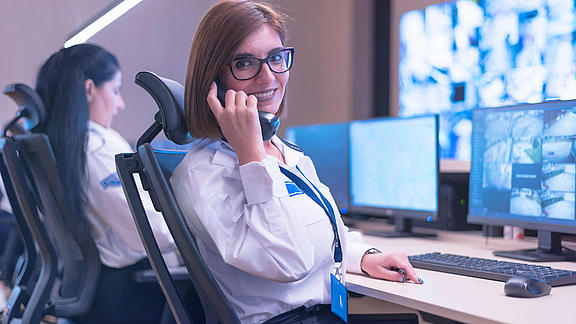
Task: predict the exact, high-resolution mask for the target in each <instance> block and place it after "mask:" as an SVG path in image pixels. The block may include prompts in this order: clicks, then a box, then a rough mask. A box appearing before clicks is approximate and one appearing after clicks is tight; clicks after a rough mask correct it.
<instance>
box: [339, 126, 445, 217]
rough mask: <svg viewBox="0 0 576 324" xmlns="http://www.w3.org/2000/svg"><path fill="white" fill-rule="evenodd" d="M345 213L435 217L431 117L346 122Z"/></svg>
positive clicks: (435, 174) (435, 160)
mask: <svg viewBox="0 0 576 324" xmlns="http://www.w3.org/2000/svg"><path fill="white" fill-rule="evenodd" d="M350 210H351V211H353V212H359V213H366V214H372V215H377V216H397V217H407V218H416V219H428V220H432V219H434V218H435V217H436V215H437V211H438V119H437V116H436V115H429V116H419V117H411V118H379V119H372V120H364V121H354V122H351V123H350Z"/></svg>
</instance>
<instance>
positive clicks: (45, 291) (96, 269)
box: [0, 84, 101, 323]
mask: <svg viewBox="0 0 576 324" xmlns="http://www.w3.org/2000/svg"><path fill="white" fill-rule="evenodd" d="M4 91H5V93H6V94H8V95H9V96H10V97H11V98H12V99H14V101H16V103H17V104H18V106H19V110H18V113H17V115H16V117H15V118H14V119H13V120H12V121H10V122H9V123H8V124H7V126H6V129H5V130H4V131H3V134H4V135H5V137H3V138H2V141H3V142H2V146H1V147H2V155H3V161H2V162H3V167H2V168H0V171H2V169H3V168H4V167H5V168H6V172H2V175H3V178H4V174H5V173H6V174H7V175H9V177H7V178H8V179H9V181H10V182H12V183H13V186H12V185H11V187H13V188H14V190H15V196H16V197H17V200H18V204H14V203H13V202H12V201H11V203H12V206H13V207H14V206H15V205H17V208H21V209H22V210H23V214H24V216H26V217H24V218H25V221H26V222H25V223H26V224H25V225H24V226H23V227H26V228H27V230H28V231H31V232H32V234H33V235H32V236H33V238H34V240H35V241H36V245H37V246H38V247H39V251H40V255H41V264H42V265H41V268H42V269H41V273H40V278H39V280H38V283H37V284H36V286H35V288H34V292H33V293H32V296H31V297H30V302H28V303H26V301H25V300H22V304H28V305H27V307H26V309H25V311H24V314H23V315H22V320H23V321H24V322H26V323H37V322H39V320H40V317H41V316H42V315H43V314H53V315H56V316H60V317H73V316H78V315H82V314H84V313H86V312H87V311H89V310H90V308H91V306H92V301H93V299H94V296H95V294H96V289H97V287H98V283H99V279H100V269H101V264H100V258H99V254H98V250H97V247H96V245H95V242H94V241H93V239H92V238H91V237H90V236H88V237H87V236H86V235H82V234H81V233H75V232H74V231H72V230H71V229H72V228H73V227H71V226H69V225H68V224H69V222H68V220H69V219H70V217H73V215H70V211H69V210H68V208H67V207H66V204H65V202H64V200H63V197H64V193H63V192H62V187H61V184H60V178H59V177H58V172H57V168H56V160H55V158H54V154H53V152H52V148H51V146H50V143H49V140H48V138H47V137H46V136H45V135H43V134H28V130H32V129H35V128H36V127H37V126H38V125H40V124H41V123H42V122H43V121H44V119H45V116H46V113H45V109H44V106H43V104H42V100H41V99H40V96H39V95H38V94H37V93H36V92H35V91H34V90H33V89H31V88H29V87H27V86H25V85H22V84H14V85H9V86H7V87H6V88H5V89H4ZM23 117H24V118H26V119H27V121H26V122H25V123H24V127H21V126H18V125H19V123H18V120H19V119H20V118H23ZM8 130H10V132H11V133H12V136H11V137H6V135H7V134H8ZM7 192H9V190H8V188H7ZM38 211H40V212H41V214H42V215H43V217H42V218H40V217H38V215H37V213H38ZM11 299H12V295H11ZM33 301H37V302H35V303H32V302H33ZM14 307H18V309H19V308H20V307H19V306H16V305H14ZM31 318H33V320H31V321H30V322H28V320H30V319H31ZM25 319H26V320H25ZM6 322H7V323H8V321H6Z"/></svg>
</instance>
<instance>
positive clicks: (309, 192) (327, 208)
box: [280, 166, 342, 272]
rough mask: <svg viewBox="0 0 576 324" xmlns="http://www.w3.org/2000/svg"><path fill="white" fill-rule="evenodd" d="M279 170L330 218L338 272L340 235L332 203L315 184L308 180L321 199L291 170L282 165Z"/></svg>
mask: <svg viewBox="0 0 576 324" xmlns="http://www.w3.org/2000/svg"><path fill="white" fill-rule="evenodd" d="M296 169H298V171H300V174H302V176H303V177H304V178H305V179H306V180H308V178H306V176H305V175H304V173H303V172H302V170H300V168H299V167H298V166H296ZM280 171H281V172H282V173H283V174H284V175H285V176H286V177H288V179H290V180H292V181H293V182H294V183H295V184H296V185H297V186H298V188H300V190H302V191H303V192H304V193H305V194H306V195H308V197H310V198H312V200H314V202H316V203H317V204H318V205H320V207H322V209H323V210H324V212H325V213H326V215H327V216H328V218H329V219H330V223H331V224H332V230H333V231H334V242H335V244H334V262H336V270H337V272H338V271H339V270H340V266H341V264H342V246H341V244H340V236H339V235H338V225H336V215H335V214H334V210H333V209H332V205H330V203H329V202H328V200H327V199H326V197H324V195H323V194H322V193H321V192H320V190H318V188H316V186H315V185H314V184H313V183H312V182H311V181H310V180H308V182H309V183H310V184H311V185H312V186H313V187H314V189H316V192H317V193H318V195H320V198H321V199H322V201H320V199H319V198H318V196H317V195H316V194H315V193H314V191H313V190H312V188H310V186H309V185H308V184H307V183H306V182H305V181H304V180H302V179H301V178H300V177H298V176H297V175H295V174H294V173H292V172H291V171H289V170H287V169H285V168H283V167H280Z"/></svg>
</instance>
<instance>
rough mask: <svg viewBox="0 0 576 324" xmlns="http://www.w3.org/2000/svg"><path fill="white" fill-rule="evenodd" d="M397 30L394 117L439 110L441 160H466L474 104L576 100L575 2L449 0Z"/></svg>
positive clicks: (411, 16)
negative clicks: (397, 56) (397, 67)
mask: <svg viewBox="0 0 576 324" xmlns="http://www.w3.org/2000/svg"><path fill="white" fill-rule="evenodd" d="M399 30H400V62H399V91H400V93H399V105H400V112H399V115H400V116H412V115H419V114H430V113H439V114H440V138H439V140H440V146H441V155H440V157H441V158H455V159H458V160H469V159H470V144H469V143H470V133H471V122H470V120H471V117H472V114H471V111H470V110H471V109H474V108H482V107H499V106H505V105H513V104H517V103H537V102H542V101H545V100H551V99H564V100H566V99H574V98H576V51H575V48H576V37H575V31H576V9H575V2H574V0H554V1H552V0H534V1H502V0H485V1H479V2H478V1H455V2H447V3H442V4H437V5H431V6H428V7H426V8H425V9H424V10H416V11H409V12H407V13H405V14H404V15H402V17H401V21H400V27H399Z"/></svg>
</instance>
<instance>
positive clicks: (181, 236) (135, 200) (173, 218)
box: [116, 72, 240, 324]
mask: <svg viewBox="0 0 576 324" xmlns="http://www.w3.org/2000/svg"><path fill="white" fill-rule="evenodd" d="M135 82H136V84H138V85H140V86H141V87H142V88H144V89H145V90H146V91H147V92H148V93H149V94H150V95H151V96H152V98H154V100H155V102H156V104H157V105H158V108H159V112H157V113H156V115H155V116H154V119H155V121H154V123H153V124H152V126H150V127H149V128H148V130H146V132H145V133H144V134H143V135H142V137H140V139H139V140H138V148H137V152H135V153H126V154H118V155H116V167H117V169H118V175H119V177H120V181H121V183H122V188H123V189H124V193H125V194H126V197H127V199H128V203H129V205H130V209H131V211H132V215H133V217H134V220H135V222H136V225H137V227H138V231H139V234H140V237H141V238H142V241H143V243H144V246H145V248H146V252H147V254H148V259H149V260H150V264H151V265H152V269H153V270H154V273H155V275H156V277H157V278H158V281H159V282H160V285H161V287H162V290H163V292H164V295H165V296H166V299H167V301H168V303H169V305H170V308H171V310H172V313H173V315H174V318H175V319H176V321H177V322H178V323H192V322H193V318H194V317H195V316H196V317H197V315H198V314H193V313H192V314H191V313H189V312H188V310H187V307H186V303H185V302H184V301H183V298H182V297H181V296H180V294H179V293H178V291H177V288H176V285H175V283H174V279H173V278H172V277H171V276H170V272H169V270H168V268H167V266H166V263H165V262H164V260H163V259H162V255H161V253H160V249H159V248H158V244H157V243H156V240H155V239H154V235H153V233H152V229H151V228H150V224H149V223H148V219H147V217H146V213H145V210H144V207H143V206H142V202H141V199H140V196H139V194H138V190H137V187H136V183H135V180H134V174H139V176H140V180H141V182H142V185H143V187H144V189H145V190H146V191H148V193H149V194H150V197H151V199H152V202H153V204H154V207H155V209H156V210H157V211H159V212H161V213H162V215H163V216H164V219H165V221H166V224H167V225H168V228H169V229H170V233H171V234H172V237H173V238H174V241H175V243H176V246H177V247H178V250H179V252H180V254H181V256H182V259H183V260H184V263H185V265H186V269H187V270H188V274H189V279H190V280H191V282H192V285H193V287H194V289H195V290H196V293H197V294H198V296H199V298H200V302H201V304H202V311H203V313H204V319H205V322H206V323H223V324H228V323H240V321H239V319H238V317H237V315H236V313H235V311H234V309H233V308H232V305H231V304H230V303H229V302H228V300H227V299H226V297H225V295H224V294H223V293H222V291H221V290H220V287H219V286H218V283H217V282H216V280H215V279H214V277H213V276H212V274H211V272H210V270H209V269H208V266H207V265H206V263H205V262H204V260H203V258H202V256H201V254H200V251H199V250H198V246H197V244H196V241H195V238H194V236H193V234H192V233H191V232H190V229H189V228H188V225H187V223H186V220H185V219H184V216H183V214H182V211H181V210H180V206H179V205H178V202H177V201H176V198H175V196H174V193H173V191H172V187H171V185H170V181H169V177H170V175H171V174H172V172H173V171H174V169H175V168H176V166H177V165H178V164H179V163H180V162H181V161H182V159H183V158H184V156H185V153H186V152H182V151H158V150H154V149H153V148H152V146H151V145H150V141H152V139H153V138H154V137H155V136H156V135H158V134H159V133H160V131H162V130H164V134H165V135H166V137H167V138H168V139H170V140H171V141H173V142H175V143H176V144H179V145H184V144H189V143H191V142H193V140H194V139H193V138H192V137H190V135H189V134H188V132H187V128H186V124H185V119H184V114H183V110H182V109H183V106H184V87H183V86H182V85H180V84H179V83H177V82H175V81H172V80H169V79H165V78H161V77H158V76H157V75H155V74H154V73H151V72H140V73H138V74H137V75H136V79H135Z"/></svg>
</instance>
